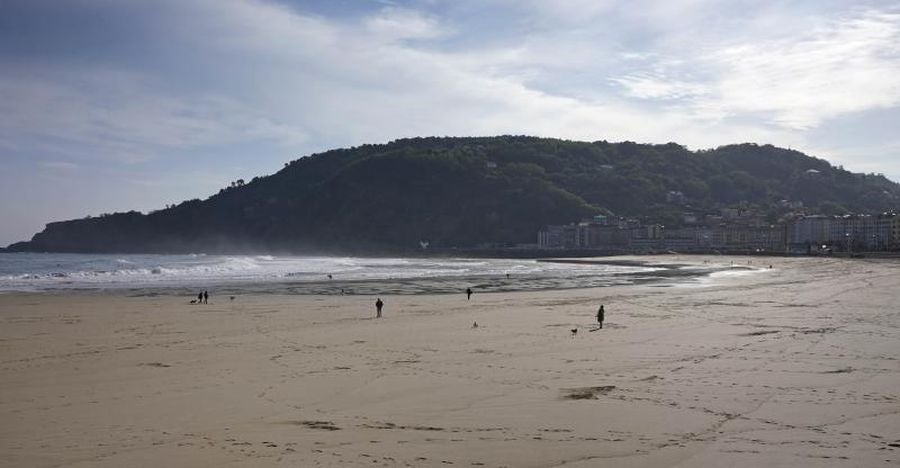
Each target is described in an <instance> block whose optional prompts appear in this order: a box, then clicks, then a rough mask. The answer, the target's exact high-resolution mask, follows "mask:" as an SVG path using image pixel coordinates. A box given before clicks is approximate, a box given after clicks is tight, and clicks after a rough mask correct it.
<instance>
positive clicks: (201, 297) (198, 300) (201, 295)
mask: <svg viewBox="0 0 900 468" xmlns="http://www.w3.org/2000/svg"><path fill="white" fill-rule="evenodd" d="M197 304H203V291H200V292H199V293H198V294H197Z"/></svg>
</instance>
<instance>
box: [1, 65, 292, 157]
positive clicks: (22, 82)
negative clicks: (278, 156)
mask: <svg viewBox="0 0 900 468" xmlns="http://www.w3.org/2000/svg"><path fill="white" fill-rule="evenodd" d="M149 81H150V80H149V79H147V78H146V77H143V76H141V75H139V74H135V73H126V72H122V71H119V70H98V69H91V70H84V69H80V68H71V67H70V68H65V69H61V68H57V67H46V68H45V67H40V68H38V69H35V70H30V71H29V72H26V73H20V74H18V75H17V76H5V77H0V95H3V96H7V98H6V99H4V100H2V101H0V139H4V140H7V139H8V140H18V141H22V140H25V139H29V140H31V142H30V144H29V147H30V148H31V149H32V150H34V149H37V150H41V151H47V152H54V153H57V154H66V153H68V154H80V155H81V156H84V155H86V154H92V155H94V157H100V158H106V159H110V160H116V161H123V162H139V161H144V160H147V159H149V158H151V157H153V155H154V154H155V152H156V151H158V150H160V149H176V150H183V149H189V148H196V147H201V146H205V145H215V144H228V143H233V142H238V141H248V140H277V141H282V142H289V143H296V142H297V141H302V140H303V138H304V135H303V133H302V132H300V131H298V130H296V129H292V128H289V127H287V126H286V125H284V124H279V123H275V122H273V121H271V120H269V119H268V118H266V117H265V116H264V115H262V114H260V113H258V112H256V111H254V110H252V109H249V108H247V107H246V106H244V105H243V104H241V103H239V102H236V101H234V100H232V99H229V98H225V97H222V96H218V95H214V94H210V95H199V96H177V95H168V94H165V93H162V92H159V91H157V90H155V89H153V87H152V86H150V85H149ZM19 146H20V147H21V146H22V144H20V145H19ZM79 147H82V148H85V149H84V151H79V150H78V148H79Z"/></svg>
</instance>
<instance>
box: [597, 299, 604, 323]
mask: <svg viewBox="0 0 900 468" xmlns="http://www.w3.org/2000/svg"><path fill="white" fill-rule="evenodd" d="M604 318H606V311H605V310H603V304H600V308H599V309H597V323H599V324H600V328H603V319H604Z"/></svg>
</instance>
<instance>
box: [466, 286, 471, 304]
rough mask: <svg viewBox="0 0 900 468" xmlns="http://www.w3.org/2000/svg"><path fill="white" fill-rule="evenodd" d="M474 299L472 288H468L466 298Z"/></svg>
mask: <svg viewBox="0 0 900 468" xmlns="http://www.w3.org/2000/svg"><path fill="white" fill-rule="evenodd" d="M469 299H472V288H466V300H467V301H468V300H469Z"/></svg>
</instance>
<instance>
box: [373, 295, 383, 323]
mask: <svg viewBox="0 0 900 468" xmlns="http://www.w3.org/2000/svg"><path fill="white" fill-rule="evenodd" d="M382 307H384V302H382V301H381V298H380V297H379V298H378V299H377V300H376V301H375V318H381V308H382Z"/></svg>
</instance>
